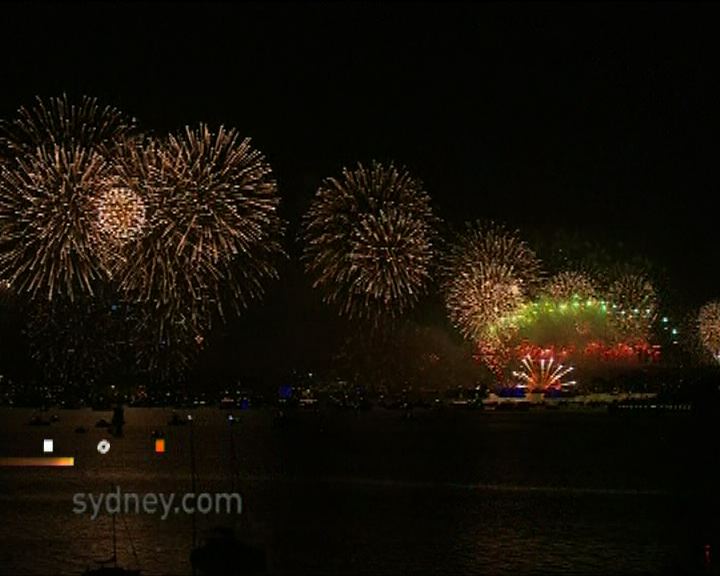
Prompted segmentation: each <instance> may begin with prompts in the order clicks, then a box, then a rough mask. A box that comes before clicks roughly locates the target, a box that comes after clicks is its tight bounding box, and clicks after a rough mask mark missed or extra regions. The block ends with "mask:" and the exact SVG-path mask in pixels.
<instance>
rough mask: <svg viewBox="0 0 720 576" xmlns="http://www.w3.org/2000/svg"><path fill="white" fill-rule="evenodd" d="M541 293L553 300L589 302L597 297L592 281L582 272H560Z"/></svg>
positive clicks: (548, 282)
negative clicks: (574, 299) (576, 299)
mask: <svg viewBox="0 0 720 576" xmlns="http://www.w3.org/2000/svg"><path fill="white" fill-rule="evenodd" d="M543 291H544V292H545V293H546V294H547V295H548V296H549V297H550V298H553V299H557V300H568V299H571V298H578V299H581V300H589V299H591V298H595V297H596V296H597V290H596V289H595V286H594V285H593V282H592V280H591V279H590V278H589V277H588V276H587V275H586V274H583V273H582V272H574V271H567V272H560V273H559V274H556V275H555V276H553V277H552V278H550V279H549V280H548V281H547V283H546V284H545V286H544V289H543Z"/></svg>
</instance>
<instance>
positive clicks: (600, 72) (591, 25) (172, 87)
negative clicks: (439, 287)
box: [0, 3, 720, 362]
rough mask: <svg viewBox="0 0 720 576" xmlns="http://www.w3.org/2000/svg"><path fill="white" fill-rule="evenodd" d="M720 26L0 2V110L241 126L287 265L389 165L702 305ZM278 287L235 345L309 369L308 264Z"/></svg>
mask: <svg viewBox="0 0 720 576" xmlns="http://www.w3.org/2000/svg"><path fill="white" fill-rule="evenodd" d="M719 15H720V10H719V9H718V8H717V7H714V6H711V5H687V4H682V5H681V4H662V5H655V4H653V5H645V4H637V3H632V4H611V5H606V4H550V5H547V4H546V5H543V4H536V3H527V4H502V5H500V4H497V5H492V4H490V5H487V4H477V5H470V4H467V5H464V4H456V5H448V4H446V3H443V4H440V3H438V4H422V5H416V4H409V3H399V4H388V5H383V4H372V5H369V6H368V5H361V4H343V5H340V6H336V5H333V4H329V3H328V4H307V5H294V4H285V3H271V4H268V5H250V6H246V5H237V6H235V5H206V4H197V5H194V4H179V5H176V4H171V3H161V4H156V5H147V6H146V5H142V4H110V3H106V4H95V5H90V4H87V5H84V4H80V5H73V6H70V7H68V5H67V4H64V3H63V4H61V5H57V6H44V5H40V4H36V5H16V6H13V7H5V6H3V18H2V24H1V25H0V50H2V53H3V58H2V65H0V86H1V88H2V89H1V90H0V116H2V117H10V116H12V115H13V113H14V111H15V110H16V109H17V108H18V107H19V106H20V105H23V104H26V103H30V102H31V100H32V98H33V97H34V96H35V95H36V94H38V95H42V96H52V95H57V94H60V93H62V92H67V93H68V94H69V95H70V96H79V95H82V94H88V95H92V96H97V97H99V98H100V99H102V100H103V101H105V102H107V103H110V104H114V105H116V106H118V107H120V108H122V109H124V110H126V111H127V112H128V113H130V114H132V115H133V116H135V117H137V118H138V120H139V121H140V122H141V124H142V125H144V126H145V127H147V128H150V129H153V130H156V131H158V132H162V131H166V130H174V129H177V128H181V127H183V126H184V125H186V124H194V123H197V122H199V121H207V122H209V123H210V124H213V125H217V124H220V123H223V124H225V125H228V126H234V127H237V128H238V129H239V130H240V132H241V133H243V134H245V135H247V136H250V137H252V138H253V141H254V144H255V146H256V147H258V148H259V149H260V150H262V151H263V152H264V153H265V154H266V155H267V157H268V159H269V161H270V163H271V164H272V166H273V168H274V170H275V173H276V176H277V178H278V181H279V185H280V188H281V194H282V201H283V207H282V212H283V216H284V217H285V218H286V219H287V220H288V221H289V241H288V243H287V244H288V251H289V252H290V254H291V255H292V256H295V255H297V253H298V246H297V244H295V245H293V244H292V242H291V240H292V239H293V238H295V236H296V234H297V226H298V221H299V215H300V214H301V213H302V212H303V211H304V210H305V209H306V207H307V205H308V203H309V201H310V199H311V197H312V194H313V193H314V192H315V190H316V188H317V186H318V184H319V182H320V181H321V179H322V178H323V177H325V176H330V175H335V174H337V173H339V171H340V169H341V168H342V167H343V166H345V165H351V164H354V163H355V162H357V161H358V160H360V161H364V162H367V161H369V160H371V159H373V158H374V159H378V160H381V161H387V160H394V161H396V162H397V163H399V164H403V165H405V166H407V167H408V168H409V169H410V170H411V172H412V173H414V174H415V175H417V176H418V177H420V178H421V179H422V180H423V181H424V183H425V185H426V188H427V190H428V192H429V193H430V194H431V196H432V197H433V200H434V203H435V207H436V209H437V212H438V214H439V215H440V216H441V217H442V218H443V219H445V220H446V221H447V222H449V223H452V224H456V225H457V224H460V223H462V222H463V221H464V220H468V219H475V218H484V219H488V218H490V219H495V220H498V221H500V222H504V223H506V224H508V225H509V226H510V227H512V228H516V227H517V228H519V229H520V230H521V232H522V233H523V234H524V235H525V237H527V238H528V239H532V238H539V239H541V240H542V239H546V240H547V239H550V238H552V237H554V235H556V234H557V233H558V231H562V232H566V233H568V234H571V235H573V234H575V235H578V237H580V238H582V239H585V240H587V241H590V242H595V243H599V244H608V245H609V244H612V245H617V244H622V246H623V250H624V254H626V255H627V257H628V258H629V257H632V256H635V255H642V256H646V257H648V258H650V259H651V260H653V261H654V262H655V263H656V264H657V265H658V267H660V268H661V269H664V270H665V271H666V273H667V275H668V277H669V278H670V280H671V283H672V285H673V286H674V287H675V288H676V289H677V290H678V291H679V292H680V293H681V294H682V297H683V299H684V300H685V301H686V303H687V304H688V305H698V304H701V303H702V302H704V301H705V300H707V299H709V298H711V297H714V296H718V295H720V290H718V286H719V285H720V282H719V280H720V273H719V272H718V260H717V258H716V257H715V254H716V245H717V242H718V239H719V232H718V228H717V227H716V222H717V219H718V211H717V208H716V194H717V191H718V170H717V160H716V157H717V138H718V134H719V133H720V116H719V114H718V102H720V98H719V96H720V85H719V84H720V82H719V80H718V69H719V67H718V54H720V50H719V48H720V36H718V34H717V29H718V23H719V19H718V16H719ZM538 251H539V255H540V256H541V258H542V257H543V256H546V255H544V254H543V252H542V250H541V249H540V247H538ZM282 272H283V277H282V279H281V281H280V282H278V283H277V284H276V285H274V286H273V287H272V288H271V289H270V292H269V295H268V299H267V300H266V301H265V302H264V303H263V304H262V305H261V306H258V307H256V308H255V309H254V310H252V311H251V312H250V314H249V315H248V316H247V317H246V318H245V319H244V320H243V321H242V328H241V329H240V333H241V334H242V335H241V336H238V338H240V339H241V340H243V341H247V340H248V339H255V340H258V341H262V342H263V343H262V344H258V345H259V346H260V348H252V347H250V348H249V349H252V350H253V355H256V352H258V350H261V351H263V353H264V354H265V356H267V354H266V352H267V351H268V350H269V349H279V350H283V349H286V350H288V353H287V357H288V358H289V359H290V360H291V361H292V362H296V361H298V359H299V358H302V357H312V355H313V353H317V354H319V353H320V352H321V351H322V349H323V342H324V340H323V338H319V337H318V335H320V334H323V335H324V337H325V338H333V334H334V332H333V330H334V329H335V328H334V325H335V324H336V323H334V322H333V321H332V319H333V317H334V313H333V312H332V311H329V310H326V309H325V308H324V307H323V306H321V305H320V303H319V299H318V298H317V297H316V296H315V295H313V294H312V293H311V291H310V290H309V288H308V286H307V281H306V280H305V279H304V278H303V276H302V274H301V273H300V271H299V269H298V266H297V265H296V264H294V263H293V262H292V261H291V262H290V263H287V264H285V265H284V266H283V268H282ZM298 343H301V344H302V345H300V346H297V345H296V344H298ZM308 355H309V356H308Z"/></svg>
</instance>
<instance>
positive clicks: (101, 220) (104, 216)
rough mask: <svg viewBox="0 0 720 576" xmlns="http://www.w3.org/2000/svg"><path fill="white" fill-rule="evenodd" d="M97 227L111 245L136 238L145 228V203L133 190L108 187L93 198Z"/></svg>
mask: <svg viewBox="0 0 720 576" xmlns="http://www.w3.org/2000/svg"><path fill="white" fill-rule="evenodd" d="M95 208H96V210H97V220H96V223H97V227H98V233H99V235H100V236H101V237H104V238H106V239H107V241H108V242H110V243H111V244H120V245H121V244H124V243H125V242H127V241H129V240H132V239H133V238H135V237H136V236H138V235H139V234H140V233H141V232H142V230H143V228H144V226H145V203H144V202H143V199H142V198H141V197H140V196H139V195H138V194H137V193H136V192H135V191H133V190H131V189H129V188H124V187H117V186H115V187H109V188H107V189H105V190H103V191H102V192H100V193H99V194H98V195H97V196H96V198H95Z"/></svg>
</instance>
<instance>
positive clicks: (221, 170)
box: [115, 125, 283, 329]
mask: <svg viewBox="0 0 720 576" xmlns="http://www.w3.org/2000/svg"><path fill="white" fill-rule="evenodd" d="M126 152H127V153H126V154H120V160H119V161H118V163H117V166H116V177H117V178H118V181H119V182H120V183H121V184H122V185H124V186H126V187H127V188H128V189H129V190H130V191H131V193H130V194H129V195H128V196H127V198H128V199H129V205H130V207H131V214H133V215H134V218H136V221H139V220H140V219H141V218H140V216H141V214H142V209H141V208H140V206H141V202H140V199H142V200H143V201H144V203H145V215H144V219H145V231H144V234H142V235H141V236H139V237H138V238H136V239H135V240H133V241H131V242H129V243H128V244H127V246H128V248H127V249H128V253H129V254H130V257H127V258H124V259H123V261H122V265H121V266H120V267H119V268H118V270H116V272H115V278H116V279H117V280H118V282H119V285H120V287H121V290H122V291H123V292H124V293H125V295H126V298H127V299H129V300H130V301H134V302H140V303H150V304H152V305H153V306H154V307H155V310H156V311H158V312H162V314H163V315H164V316H165V317H166V318H169V319H170V318H174V317H178V315H179V314H182V315H183V316H184V315H188V314H189V316H190V322H191V323H192V324H193V325H194V326H195V328H197V329H204V328H206V327H207V326H208V324H209V318H210V315H211V313H212V312H213V311H218V312H219V313H220V314H221V315H224V308H223V303H224V302H229V303H230V304H231V306H232V307H234V308H235V310H236V311H237V312H239V311H240V310H241V308H243V307H245V306H246V305H247V304H248V302H249V300H250V299H252V298H255V297H259V296H261V295H262V292H263V282H264V280H266V279H267V278H271V277H275V276H276V270H275V268H274V266H273V259H274V257H275V256H277V255H279V254H281V253H282V250H281V247H280V239H281V236H282V230H283V226H282V222H281V220H280V218H279V216H278V214H277V208H278V203H279V197H278V195H277V187H276V184H275V180H274V179H273V177H272V174H271V170H270V166H269V165H268V164H267V163H266V162H265V159H264V157H263V156H262V154H261V153H260V152H258V151H256V150H254V149H253V148H251V146H250V141H249V139H240V138H239V136H238V134H237V132H236V131H235V130H232V129H231V130H226V129H224V128H222V127H221V128H220V129H219V130H218V131H217V132H212V131H210V129H209V128H208V127H207V126H205V125H201V126H200V127H199V128H197V129H190V128H187V129H186V130H185V131H184V132H183V133H181V134H178V135H174V136H170V137H168V138H166V139H162V140H155V141H150V142H148V143H146V145H144V146H131V147H130V149H129V150H128V151H126ZM133 192H134V193H135V194H138V196H137V198H136V197H135V196H134V195H133Z"/></svg>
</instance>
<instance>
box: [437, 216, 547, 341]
mask: <svg viewBox="0 0 720 576" xmlns="http://www.w3.org/2000/svg"><path fill="white" fill-rule="evenodd" d="M539 270H540V264H539V262H538V260H537V258H536V257H535V254H534V253H533V251H532V250H531V249H530V248H529V247H528V246H527V244H525V242H523V241H521V240H519V239H518V238H517V237H516V236H515V235H513V234H511V233H509V232H507V231H505V230H504V229H503V228H501V227H497V226H494V225H490V226H482V225H475V226H468V228H467V230H466V232H465V233H464V234H462V235H461V236H460V237H459V238H457V239H456V241H455V242H454V243H453V244H452V245H451V246H450V250H449V253H448V255H447V259H446V261H445V266H444V277H445V280H444V282H443V284H444V291H445V299H446V305H447V309H448V313H449V315H450V319H451V320H452V322H453V323H454V324H455V325H456V326H457V327H458V329H459V330H460V331H461V332H462V334H463V335H464V336H465V337H466V338H468V339H470V340H473V341H475V342H478V341H481V340H488V339H489V340H492V339H493V337H496V336H497V334H494V333H493V325H494V324H495V323H496V322H497V321H498V320H499V319H501V318H505V317H509V316H511V315H512V314H513V313H514V312H516V311H517V310H518V309H519V308H520V307H521V306H522V304H523V303H524V302H525V301H526V299H527V297H528V295H529V294H530V293H532V291H533V290H534V289H535V287H536V286H537V282H538V277H539ZM507 328H508V329H509V330H512V328H513V327H512V326H507Z"/></svg>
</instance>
